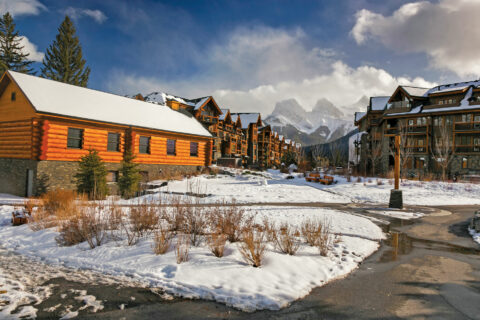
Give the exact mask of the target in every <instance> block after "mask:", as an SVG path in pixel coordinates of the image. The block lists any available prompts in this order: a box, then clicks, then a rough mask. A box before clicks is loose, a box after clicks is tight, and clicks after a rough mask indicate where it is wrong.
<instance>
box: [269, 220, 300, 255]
mask: <svg viewBox="0 0 480 320" xmlns="http://www.w3.org/2000/svg"><path fill="white" fill-rule="evenodd" d="M296 233H297V230H296V229H294V228H292V227H291V226H290V225H289V224H288V223H284V224H282V225H281V226H280V229H279V230H277V231H275V232H274V239H275V247H276V248H277V249H278V250H280V251H281V252H283V253H286V254H288V255H291V256H293V255H295V254H296V253H297V251H298V249H299V248H300V243H299V242H297V241H296V237H295V234H296Z"/></svg>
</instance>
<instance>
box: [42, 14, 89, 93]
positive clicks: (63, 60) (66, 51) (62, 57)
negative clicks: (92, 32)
mask: <svg viewBox="0 0 480 320" xmlns="http://www.w3.org/2000/svg"><path fill="white" fill-rule="evenodd" d="M85 63H86V61H85V59H83V55H82V47H81V46H80V41H79V40H78V37H77V36H76V30H75V26H74V25H73V22H72V20H70V18H69V17H68V16H65V20H63V22H62V24H61V25H60V27H59V28H58V34H57V36H56V38H55V40H54V41H53V43H52V44H51V45H50V47H49V48H48V49H47V52H46V53H45V58H44V59H43V68H42V77H44V78H48V79H52V80H57V81H61V82H65V83H69V84H73V85H77V86H82V87H86V86H87V83H88V77H89V76H90V68H89V67H86V66H85Z"/></svg>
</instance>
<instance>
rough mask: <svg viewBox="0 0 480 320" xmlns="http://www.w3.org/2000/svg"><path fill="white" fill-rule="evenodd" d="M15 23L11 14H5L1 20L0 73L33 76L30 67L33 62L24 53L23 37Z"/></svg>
mask: <svg viewBox="0 0 480 320" xmlns="http://www.w3.org/2000/svg"><path fill="white" fill-rule="evenodd" d="M15 28H16V26H15V22H14V21H13V18H12V16H11V15H10V13H8V12H7V13H5V14H4V15H3V16H2V17H1V18H0V72H1V73H2V74H3V73H4V72H5V71H7V70H13V71H18V72H24V73H30V74H33V73H34V72H33V70H32V68H31V67H30V65H31V64H32V63H33V61H30V60H28V56H29V55H30V54H28V53H25V52H23V46H22V45H21V44H20V40H21V39H22V37H20V36H19V35H18V31H17V30H15Z"/></svg>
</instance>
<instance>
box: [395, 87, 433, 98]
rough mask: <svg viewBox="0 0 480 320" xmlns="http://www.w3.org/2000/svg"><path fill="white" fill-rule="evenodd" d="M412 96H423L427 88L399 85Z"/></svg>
mask: <svg viewBox="0 0 480 320" xmlns="http://www.w3.org/2000/svg"><path fill="white" fill-rule="evenodd" d="M401 87H402V88H403V90H405V91H406V92H407V93H408V94H409V95H410V96H412V97H424V96H425V94H426V93H427V92H428V90H429V88H419V87H411V86H401Z"/></svg>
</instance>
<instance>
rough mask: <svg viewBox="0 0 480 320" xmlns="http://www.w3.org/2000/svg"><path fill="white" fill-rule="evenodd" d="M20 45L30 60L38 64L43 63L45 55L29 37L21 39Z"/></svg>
mask: <svg viewBox="0 0 480 320" xmlns="http://www.w3.org/2000/svg"><path fill="white" fill-rule="evenodd" d="M20 45H21V46H22V47H23V52H25V53H28V54H29V56H28V59H29V60H32V61H36V62H41V61H42V59H43V57H44V56H45V54H44V53H43V52H39V51H38V49H37V46H36V45H35V44H33V43H31V42H30V40H28V38H27V37H25V36H22V37H20Z"/></svg>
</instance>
